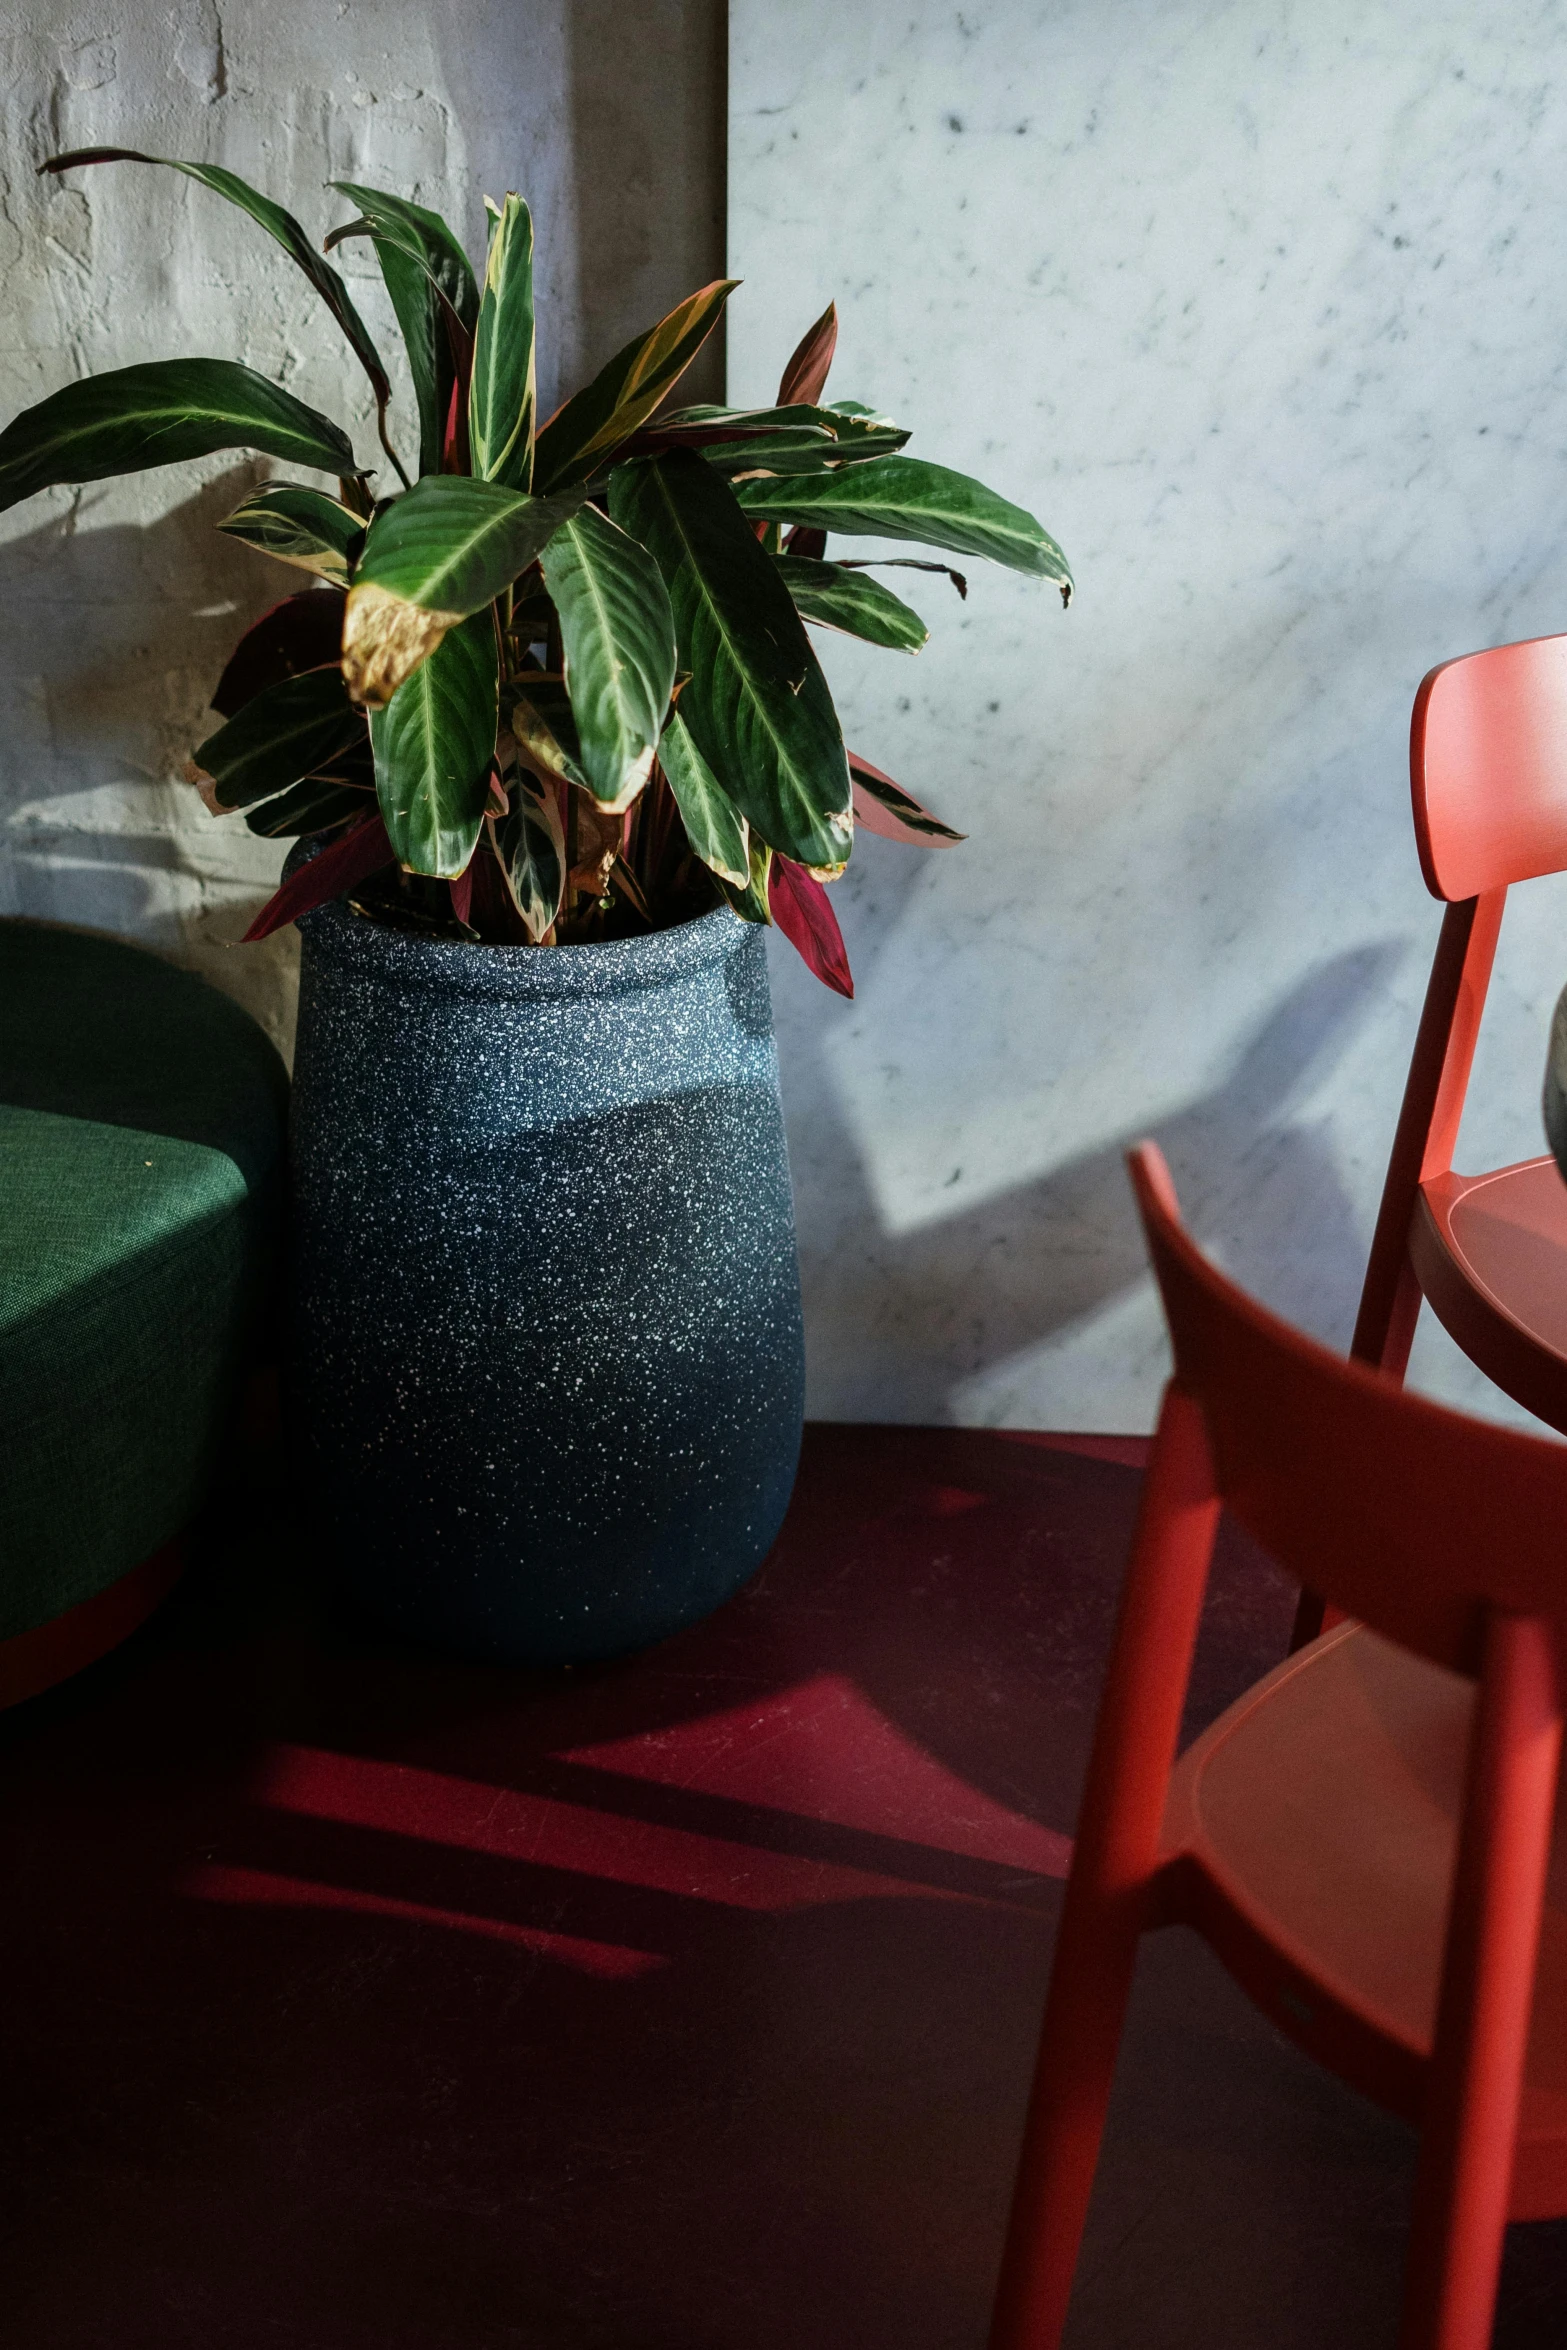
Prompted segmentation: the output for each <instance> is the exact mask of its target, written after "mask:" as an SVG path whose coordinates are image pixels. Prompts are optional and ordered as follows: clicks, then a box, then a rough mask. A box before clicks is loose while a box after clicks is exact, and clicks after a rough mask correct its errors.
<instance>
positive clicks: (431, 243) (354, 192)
mask: <svg viewBox="0 0 1567 2350" xmlns="http://www.w3.org/2000/svg"><path fill="white" fill-rule="evenodd" d="M331 184H332V186H333V187H334V188H336V189H337V190H338V192H339V193H340V194H341V195H344V196H347V197H349V198H350V199H351V201H352V202H354V203H355V204H357V205H358V207H359V210H360V214H361V216H362V217H361V218H360V219H359V220H357V221H353V222H351V223H350V224H349V225H348V226H347V227H345V228H339V229H334V230H333V231H332V234H331V235H330V236H329V237H328V239H327V244H328V246H329V247H330V246H332V245H335V244H337V243H339V242H340V241H341V239H342V238H344V237H349V236H356V235H369V236H372V237H374V238H375V239H376V240H377V242H378V243H379V242H381V241H382V240H383V239H384V241H385V242H386V243H387V244H390V245H395V246H396V248H397V250H398V251H399V252H400V253H402V254H403V255H404V256H405V257H406V258H407V259H408V260H410V261H413V262H416V263H417V264H418V266H419V267H420V268H421V269H422V270H423V271H424V273H425V275H426V277H427V278H428V279H429V280H430V283H431V284H432V285H433V286H434V287H435V289H436V291H437V292H438V293H439V294H441V295H442V296H443V297H444V299H445V300H446V301H447V302H449V303H450V304H451V307H452V309H453V311H454V313H455V314H456V317H457V319H458V321H459V323H460V324H461V325H462V327H463V329H464V330H465V332H466V333H468V334H470V335H471V334H472V333H473V331H474V329H475V327H476V326H477V325H478V323H479V289H478V287H477V285H476V284H475V283H474V276H473V271H472V269H471V268H470V267H469V264H468V256H467V254H466V253H465V252H464V251H463V249H462V247H461V245H459V244H458V242H457V239H456V238H455V237H454V236H453V235H452V232H451V230H450V229H449V228H448V227H447V225H446V223H445V221H444V220H443V219H442V218H441V216H440V214H439V213H438V212H431V211H429V210H428V209H427V208H426V206H424V205H423V204H413V203H410V202H409V200H408V198H407V197H406V196H389V195H387V193H386V192H385V190H384V189H381V188H365V187H360V186H359V185H358V183H357V182H356V181H354V180H333V181H332V183H331Z"/></svg>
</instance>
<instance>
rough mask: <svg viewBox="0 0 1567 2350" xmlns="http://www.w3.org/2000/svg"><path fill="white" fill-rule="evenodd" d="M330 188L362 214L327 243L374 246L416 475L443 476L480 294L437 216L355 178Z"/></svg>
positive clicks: (463, 257)
mask: <svg viewBox="0 0 1567 2350" xmlns="http://www.w3.org/2000/svg"><path fill="white" fill-rule="evenodd" d="M333 185H334V186H335V187H337V188H340V189H341V190H342V191H343V193H344V194H345V195H347V196H351V197H352V198H353V200H354V202H355V203H356V204H358V205H359V206H360V207H361V215H362V216H361V218H360V219H358V220H352V221H349V222H347V223H346V224H345V226H343V227H342V228H338V229H334V230H333V231H332V234H331V235H330V236H329V237H328V238H327V245H328V247H329V248H330V247H331V246H333V245H336V244H339V243H340V242H341V241H342V240H343V238H345V237H369V238H370V239H371V240H372V242H373V243H374V245H375V256H376V259H377V261H379V263H380V265H381V276H382V278H383V279H384V281H385V284H386V290H387V293H388V294H389V295H390V296H391V302H392V308H393V309H394V311H395V312H396V313H397V323H398V326H399V327H400V328H401V330H402V337H403V346H404V349H405V350H406V351H407V353H408V370H409V373H410V375H411V376H412V378H413V387H414V399H415V401H416V402H417V404H418V409H419V471H420V472H421V474H430V473H439V472H440V470H441V460H442V454H443V451H444V448H445V442H446V420H447V415H448V412H449V411H450V408H451V400H452V386H453V384H454V383H455V382H456V381H457V378H458V373H459V361H461V362H462V364H464V365H465V364H466V355H467V352H468V350H469V349H470V348H471V345H472V339H473V333H474V329H475V327H476V326H477V324H478V317H479V290H478V287H477V286H476V285H475V284H474V282H473V271H472V270H471V269H470V268H469V266H468V257H467V255H466V254H465V253H464V251H463V249H462V247H461V246H460V245H459V244H458V242H457V239H456V238H455V237H454V236H453V235H452V232H451V230H450V229H449V228H448V227H447V225H446V223H445V221H444V220H442V218H441V216H440V214H439V213H438V212H430V211H428V210H427V209H426V208H425V206H424V205H422V204H410V203H409V202H408V201H407V199H406V198H405V197H402V196H388V195H385V194H383V193H382V192H381V191H380V190H379V189H376V188H365V187H360V186H359V185H358V184H357V183H356V182H354V181H352V180H336V181H334V182H333Z"/></svg>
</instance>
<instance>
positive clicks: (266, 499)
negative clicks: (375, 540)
mask: <svg viewBox="0 0 1567 2350" xmlns="http://www.w3.org/2000/svg"><path fill="white" fill-rule="evenodd" d="M218 528H219V530H224V531H227V532H228V534H229V536H230V537H231V538H236V539H243V540H244V542H245V544H246V546H247V547H259V548H260V549H261V551H262V553H263V554H266V555H275V556H276V557H277V559H278V561H279V562H280V563H293V564H295V565H297V566H298V568H299V569H300V570H301V571H313V572H315V573H317V574H318V576H319V577H320V578H322V579H330V580H333V581H335V582H337V583H339V584H341V583H344V582H346V581H347V578H348V574H349V570H350V567H351V566H352V563H353V560H354V556H355V555H356V553H357V552H358V550H359V548H360V546H361V545H362V544H363V542H364V535H365V526H364V524H363V522H362V521H361V520H360V518H359V516H358V515H357V514H350V513H349V511H348V508H347V507H346V506H340V505H339V504H338V502H337V500H336V499H335V498H329V497H328V496H327V495H326V493H325V491H324V490H309V489H305V488H303V487H302V486H301V485H300V484H299V483H297V482H291V481H277V482H268V483H267V484H265V486H264V487H263V488H261V489H259V490H255V491H253V492H252V494H251V495H250V496H249V497H248V498H247V499H246V500H245V503H244V505H243V506H236V507H235V509H234V511H233V513H232V514H230V515H229V516H228V518H227V520H226V521H223V522H220V523H219V524H218Z"/></svg>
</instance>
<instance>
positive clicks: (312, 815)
mask: <svg viewBox="0 0 1567 2350" xmlns="http://www.w3.org/2000/svg"><path fill="white" fill-rule="evenodd" d="M370 806H371V802H370V800H369V798H368V796H367V794H366V793H364V792H362V791H354V790H352V789H350V787H349V786H348V785H347V784H342V783H338V782H336V781H334V779H333V778H332V777H331V776H325V775H307V776H306V777H305V778H304V779H303V781H302V782H299V783H296V784H291V785H290V787H289V789H288V790H287V791H284V792H279V793H278V794H277V796H276V797H275V798H274V799H270V800H262V801H261V802H260V803H259V805H258V806H256V807H254V808H247V809H246V811H245V822H246V823H247V824H248V825H249V827H250V829H251V831H252V832H259V833H260V834H261V836H262V838H263V839H265V840H286V839H290V838H297V837H299V836H300V835H302V834H304V833H307V832H325V831H327V830H328V828H329V827H330V826H332V825H334V824H342V823H344V822H346V821H347V819H348V818H350V817H357V816H364V815H367V814H368V813H369V810H370Z"/></svg>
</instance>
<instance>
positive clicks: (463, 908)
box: [447, 857, 473, 922]
mask: <svg viewBox="0 0 1567 2350" xmlns="http://www.w3.org/2000/svg"><path fill="white" fill-rule="evenodd" d="M447 887H448V889H449V890H450V891H451V893H452V912H453V913H454V914H455V915H456V917H457V919H458V921H459V922H466V921H467V919H468V908H469V907H470V906H471V905H472V904H473V859H472V857H470V858H469V859H468V862H467V864H466V865H465V866H464V867H463V869H462V871H461V872H460V873H459V874H458V876H457V878H456V880H455V881H451V882H448V883H447Z"/></svg>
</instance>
